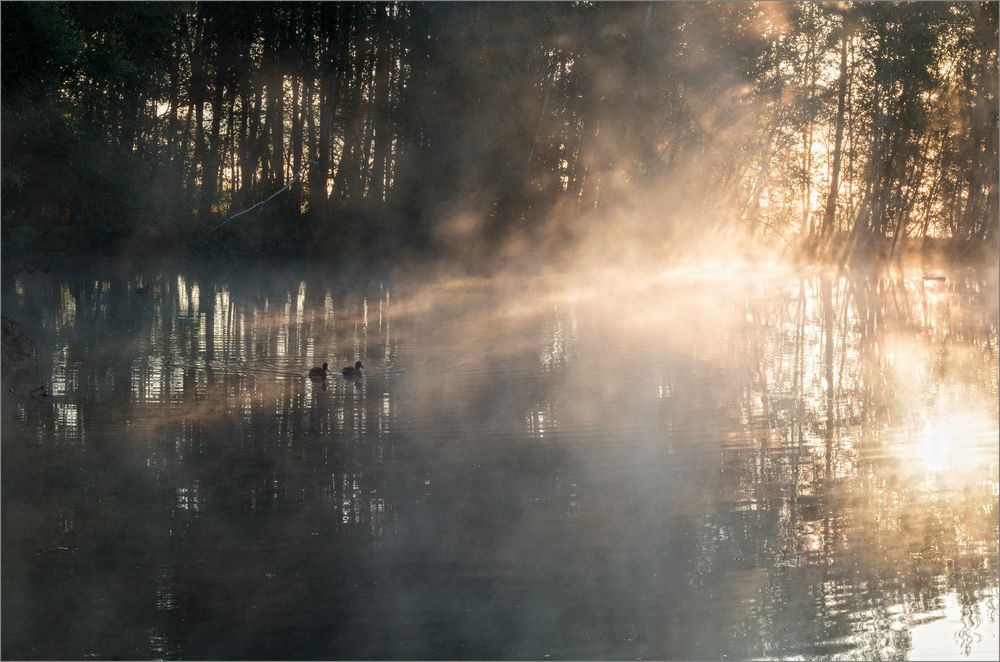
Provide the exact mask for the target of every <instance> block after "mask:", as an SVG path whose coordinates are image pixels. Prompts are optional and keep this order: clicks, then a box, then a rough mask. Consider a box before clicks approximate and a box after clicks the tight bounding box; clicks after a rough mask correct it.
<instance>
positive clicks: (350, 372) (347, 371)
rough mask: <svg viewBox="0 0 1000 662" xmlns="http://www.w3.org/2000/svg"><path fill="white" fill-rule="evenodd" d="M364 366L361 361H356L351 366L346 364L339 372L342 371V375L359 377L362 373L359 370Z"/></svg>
mask: <svg viewBox="0 0 1000 662" xmlns="http://www.w3.org/2000/svg"><path fill="white" fill-rule="evenodd" d="M364 367H365V366H364V365H363V364H362V363H361V361H358V362H357V363H355V364H354V367H353V368H352V367H350V366H347V367H346V368H344V369H343V370H341V372H342V373H344V377H360V376H361V375H362V374H364V373H362V372H361V369H362V368H364Z"/></svg>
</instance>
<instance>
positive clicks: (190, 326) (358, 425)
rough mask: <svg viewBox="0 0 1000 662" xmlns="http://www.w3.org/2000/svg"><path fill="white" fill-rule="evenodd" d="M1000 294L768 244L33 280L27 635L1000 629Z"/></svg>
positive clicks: (173, 649) (591, 637) (163, 642)
mask: <svg viewBox="0 0 1000 662" xmlns="http://www.w3.org/2000/svg"><path fill="white" fill-rule="evenodd" d="M941 277H943V278H941ZM141 286H142V287H145V288H147V290H146V293H145V294H142V293H139V292H137V291H136V290H137V288H139V287H141ZM997 293H998V288H997V273H996V269H995V268H993V269H987V270H975V269H959V268H954V269H944V270H924V269H920V268H914V269H909V270H900V271H894V272H891V273H889V272H871V273H868V272H857V271H853V272H852V271H844V272H833V271H830V272H824V271H820V270H805V269H797V268H793V267H790V266H787V265H784V264H782V263H779V262H742V261H738V260H726V261H714V262H713V261H694V262H688V263H684V264H677V265H676V266H674V267H672V268H663V269H656V268H649V267H643V268H641V269H640V268H638V267H635V266H625V265H608V266H606V267H601V268H593V269H589V270H576V271H569V270H567V271H554V272H552V273H546V274H537V275H532V274H527V273H520V274H518V273H510V274H506V275H502V276H499V277H496V278H490V279H486V278H477V277H471V276H463V277H457V276H444V275H440V274H439V275H426V274H425V275H422V276H420V277H417V276H412V275H408V274H405V273H397V274H394V275H386V276H384V277H382V278H377V277H371V278H367V279H355V278H352V277H349V276H346V275H344V274H342V273H341V274H337V273H331V272H328V271H327V270H323V269H319V268H308V269H305V268H303V269H293V268H279V267H262V266H261V265H259V264H254V265H252V268H251V267H250V265H241V266H239V267H238V268H228V267H227V268H210V267H207V266H197V265H181V266H172V267H157V268H148V269H146V270H140V269H134V268H117V269H111V268H105V267H101V266H93V267H91V268H87V269H80V270H72V271H71V270H65V271H62V272H60V271H55V272H52V273H48V274H44V273H33V274H27V273H22V274H20V275H17V276H16V277H13V278H10V279H5V280H4V284H3V293H2V294H3V311H4V314H6V315H10V316H12V317H14V318H16V319H17V320H18V321H19V322H20V323H21V324H22V325H23V326H24V328H25V329H26V330H27V331H28V332H29V333H30V334H31V335H33V336H34V337H35V339H36V340H37V342H38V346H39V352H38V360H37V362H32V361H28V362H27V363H25V364H24V366H23V367H22V369H21V370H20V371H19V372H18V373H16V374H9V375H7V376H6V377H5V379H7V381H6V382H5V385H6V384H10V385H11V388H10V390H7V389H6V388H5V391H4V393H3V419H2V420H3V429H2V432H3V444H2V453H3V456H2V460H3V482H2V507H3V512H2V514H3V530H2V539H3V550H2V551H3V575H2V580H3V596H2V600H3V603H2V614H3V622H2V626H3V635H4V636H3V644H2V646H3V650H2V653H3V656H4V657H6V658H32V659H35V658H89V657H97V658H110V657H138V658H201V659H212V658H241V659H247V658H270V659H284V658H313V659H315V658H325V659H337V658H354V659H357V658H361V659H366V658H367V659H379V658H413V659H421V658H436V659H450V658H466V659H470V658H475V659H479V658H531V659H542V658H545V657H552V658H563V659H565V658H578V659H593V658H603V659H607V658H617V659H623V658H684V659H692V658H699V659H701V658H705V659H719V658H723V657H726V658H760V657H764V658H790V657H803V656H806V657H822V658H867V659H874V658H880V659H883V658H897V659H901V658H904V657H905V658H910V659H919V658H922V657H923V658H928V657H931V658H932V657H937V656H947V657H960V658H970V659H971V658H979V659H990V658H994V659H995V658H996V657H997V655H998V653H1000V645H998V640H997V613H996V608H997V599H998V582H997V562H998V525H997V506H998V485H1000V475H998V464H997V447H998V414H997V397H998V378H997V375H998V360H997V342H998V337H997V334H998V322H997V316H998V310H997V300H998V298H997ZM358 359H360V360H361V361H363V362H364V364H365V366H366V369H367V375H366V376H365V378H364V379H362V380H359V381H354V380H348V379H344V378H342V377H341V376H340V374H339V369H340V368H341V367H343V366H347V365H352V364H353V363H354V361H355V360H358ZM324 361H328V362H329V363H330V364H331V367H334V368H336V369H337V370H338V372H337V374H336V375H333V376H331V377H330V378H329V379H328V380H327V381H326V382H318V381H311V380H309V379H308V378H306V376H305V375H306V372H307V371H308V369H309V368H310V367H313V366H316V365H320V364H322V363H323V362H324ZM43 383H44V384H46V385H47V387H48V389H49V393H50V394H51V395H50V397H47V398H45V397H32V396H31V395H30V394H29V391H30V389H32V388H34V387H36V386H38V385H39V384H43Z"/></svg>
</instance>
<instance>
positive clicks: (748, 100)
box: [2, 2, 998, 257]
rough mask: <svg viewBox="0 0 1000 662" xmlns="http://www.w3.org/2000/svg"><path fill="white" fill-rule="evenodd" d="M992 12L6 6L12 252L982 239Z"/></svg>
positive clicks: (987, 230)
mask: <svg viewBox="0 0 1000 662" xmlns="http://www.w3.org/2000/svg"><path fill="white" fill-rule="evenodd" d="M997 8H998V5H997V3H995V2H956V3H930V2H926V3H924V2H913V3H870V4H869V3H852V2H832V3H822V4H818V3H812V2H800V3H774V2H742V3H714V2H713V3H703V2H678V3H629V4H619V3H592V2H573V3H528V4H516V3H430V4H424V3H315V2H282V3H216V2H206V3H106V4H104V3H76V2H73V3H71V2H65V3H60V2H45V3H3V5H2V19H3V20H2V30H3V35H2V62H3V71H2V111H3V116H2V187H3V188H2V202H3V231H4V232H3V239H4V245H5V247H7V248H10V249H12V250H29V249H33V250H43V251H49V252H54V253H69V252H73V251H75V250H82V249H86V250H94V249H95V248H100V247H103V248H110V247H114V249H115V250H134V251H154V250H155V251H159V252H169V251H180V250H190V249H192V248H197V249H201V250H208V251H226V252H231V253H238V254H257V255H260V254H293V253H294V254H302V253H303V252H305V253H307V254H311V255H315V254H324V255H329V254H343V253H348V252H359V251H360V252H363V253H377V254H393V253H394V252H396V251H398V250H400V249H403V248H405V249H412V250H421V251H441V250H444V251H448V250H460V251H464V252H466V253H471V254H480V253H482V252H483V251H486V250H493V249H494V248H496V247H499V246H508V247H510V246H514V247H524V246H533V247H536V248H538V249H541V250H546V249H548V248H554V247H555V246H560V245H561V246H571V245H575V242H579V241H581V240H582V239H583V238H584V237H587V238H589V239H594V238H596V239H597V240H598V241H597V244H598V245H600V246H605V247H613V246H615V241H616V240H617V239H620V238H622V237H629V238H630V239H631V240H633V241H634V242H636V243H637V244H639V245H644V246H655V245H664V246H669V245H673V244H678V243H680V242H681V240H683V239H687V238H690V237H695V236H705V235H707V234H710V233H716V234H717V233H718V232H720V231H725V232H729V231H734V230H735V231H739V232H742V233H747V234H756V235H762V236H772V237H780V238H781V239H782V240H784V241H785V242H787V243H790V244H794V245H796V246H800V247H805V248H808V249H810V250H814V251H820V252H823V253H825V254H827V255H833V256H837V255H839V256H841V257H842V256H843V255H844V254H845V252H847V251H849V250H852V249H855V248H862V247H867V248H869V249H871V247H873V246H875V247H877V250H879V251H881V252H882V253H883V254H892V253H893V252H894V251H896V250H898V249H899V247H900V246H901V245H903V244H907V245H917V246H919V245H920V243H921V242H922V241H924V240H926V239H927V238H935V239H936V238H941V239H943V240H948V242H947V243H950V244H951V245H953V246H956V247H958V250H960V251H966V250H968V249H969V248H970V247H978V246H984V245H986V246H992V245H994V244H995V243H996V241H997V219H998V205H997V179H998V170H997V165H998V154H997V125H998V122H997V84H998V65H997V43H998V34H997V14H998V9H997ZM261 203H265V204H261ZM255 205H257V206H256V207H255ZM249 208H253V209H252V210H251V211H249V212H247V213H245V214H241V215H239V216H237V217H235V218H231V217H232V216H233V215H234V214H237V213H239V212H241V211H243V210H246V209H249ZM303 246H307V247H308V248H305V249H304V248H303Z"/></svg>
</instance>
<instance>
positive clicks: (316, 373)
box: [309, 363, 330, 379]
mask: <svg viewBox="0 0 1000 662" xmlns="http://www.w3.org/2000/svg"><path fill="white" fill-rule="evenodd" d="M327 365H328V364H326V363H324V364H323V367H322V368H312V369H311V370H310V371H309V376H310V377H311V378H313V379H326V373H328V372H330V368H328V367H327Z"/></svg>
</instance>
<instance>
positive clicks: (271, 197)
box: [208, 161, 315, 234]
mask: <svg viewBox="0 0 1000 662" xmlns="http://www.w3.org/2000/svg"><path fill="white" fill-rule="evenodd" d="M314 164H315V161H308V162H307V163H306V164H305V166H303V167H302V171H304V170H305V169H306V168H308V167H309V166H310V165H314ZM302 171H299V172H298V173H296V174H295V175H294V176H293V177H292V178H291V179H290V180H288V183H287V184H285V185H284V186H282V187H281V188H280V189H278V190H277V191H275V192H274V193H272V194H271V195H269V196H268V197H267V198H266V199H264V200H261V201H260V202H258V203H257V204H255V205H254V206H252V207H248V208H247V209H244V210H243V211H241V212H237V213H235V214H233V215H232V216H230V217H229V218H227V219H226V220H224V221H221V222H220V223H218V224H217V225H216V226H215V227H214V228H212V229H211V230H209V231H208V233H209V234H212V233H213V232H215V231H216V230H218V229H219V228H221V227H222V226H223V225H225V224H226V223H228V222H229V221H231V220H233V219H234V218H237V217H239V216H242V215H243V214H249V213H250V212H252V211H253V210H254V209H257V208H258V207H263V206H264V205H266V204H267V203H269V202H270V201H271V200H274V199H275V198H276V197H278V196H279V195H281V194H282V193H284V192H285V191H287V190H288V189H290V188H292V186H294V185H295V182H297V181H299V180H300V179H301V178H302Z"/></svg>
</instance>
